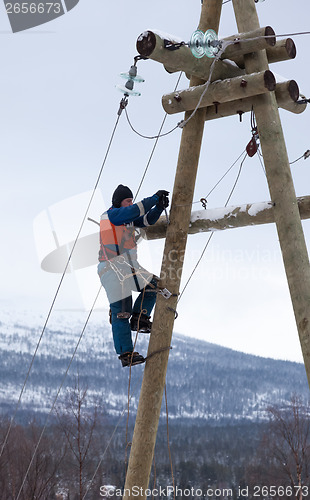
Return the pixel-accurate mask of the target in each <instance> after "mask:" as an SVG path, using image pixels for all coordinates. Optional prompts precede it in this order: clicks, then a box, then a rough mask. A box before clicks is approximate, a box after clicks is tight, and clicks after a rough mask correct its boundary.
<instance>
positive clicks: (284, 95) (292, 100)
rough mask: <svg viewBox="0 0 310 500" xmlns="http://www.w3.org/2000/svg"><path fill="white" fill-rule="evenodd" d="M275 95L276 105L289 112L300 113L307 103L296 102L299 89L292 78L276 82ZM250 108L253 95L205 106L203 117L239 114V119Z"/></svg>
mask: <svg viewBox="0 0 310 500" xmlns="http://www.w3.org/2000/svg"><path fill="white" fill-rule="evenodd" d="M275 95H276V99H277V104H278V107H279V108H282V109H285V110H287V111H290V112H291V113H295V114H299V113H302V112H303V111H305V109H306V107H307V103H302V104H298V102H296V101H297V99H298V96H299V89H298V85H297V83H296V82H295V81H294V80H290V81H288V82H281V83H277V85H276V91H275ZM300 97H302V96H300ZM252 108H253V97H248V98H246V99H238V100H236V101H231V102H224V103H221V104H219V103H217V104H213V105H211V106H207V107H206V115H205V119H206V121H208V120H215V119H217V118H224V117H227V116H233V115H239V117H240V120H241V119H242V116H243V114H244V113H247V112H249V111H251V110H252Z"/></svg>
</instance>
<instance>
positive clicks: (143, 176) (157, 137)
mask: <svg viewBox="0 0 310 500" xmlns="http://www.w3.org/2000/svg"><path fill="white" fill-rule="evenodd" d="M182 74H183V71H181V72H180V74H179V78H178V80H177V83H176V85H175V88H174V92H175V91H176V90H177V88H178V86H179V83H180V80H181V76H182ZM167 116H168V113H165V116H164V118H163V121H162V123H161V126H160V128H159V131H158V134H157V136H156V141H155V143H154V145H153V148H152V151H151V154H150V157H149V159H148V162H147V164H146V167H145V170H144V172H143V175H142V178H141V181H140V184H139V186H138V189H137V191H136V194H135V197H134V200H133V201H134V202H135V200H136V199H137V196H138V194H139V192H140V189H141V186H142V184H143V182H144V179H145V176H146V174H147V171H148V169H149V166H150V163H151V160H152V158H153V155H154V152H155V149H156V146H157V143H158V141H159V138H160V137H162V135H161V131H162V129H163V127H164V124H165V122H166V119H167Z"/></svg>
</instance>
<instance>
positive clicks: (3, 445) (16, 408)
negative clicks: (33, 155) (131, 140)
mask: <svg viewBox="0 0 310 500" xmlns="http://www.w3.org/2000/svg"><path fill="white" fill-rule="evenodd" d="M119 119H120V114H118V116H117V119H116V123H115V125H114V128H113V131H112V134H111V138H110V141H109V144H108V147H107V151H106V154H105V157H104V160H103V163H102V165H101V168H100V171H99V174H98V176H97V180H96V182H95V186H94V188H93V192H92V194H91V197H90V200H89V203H88V206H87V208H86V211H85V214H84V216H83V219H82V223H81V225H80V228H79V230H78V233H77V236H76V238H75V240H74V243H73V246H72V249H71V252H70V254H69V257H68V260H67V263H66V265H65V268H64V271H63V273H62V276H61V279H60V281H59V284H58V287H57V289H56V293H55V295H54V298H53V300H52V303H51V306H50V309H49V311H48V314H47V317H46V320H45V323H44V326H43V329H42V331H41V334H40V337H39V340H38V342H37V345H36V348H35V351H34V354H33V356H32V359H31V362H30V366H29V369H28V372H27V375H26V378H25V380H24V383H23V386H22V389H21V392H20V395H19V398H18V402H17V404H16V407H15V410H14V414H13V416H12V418H11V421H10V424H9V428H8V431H7V433H6V436H5V438H4V441H3V444H2V447H1V452H0V457H1V456H2V453H3V450H4V448H5V446H6V443H7V440H8V437H9V434H10V432H11V428H12V425H13V422H14V420H15V417H16V414H17V411H18V408H19V406H20V402H21V399H22V396H23V393H24V390H25V387H26V384H27V381H28V378H29V375H30V372H31V369H32V366H33V363H34V360H35V357H36V355H37V352H38V349H39V346H40V344H41V341H42V338H43V335H44V333H45V330H46V327H47V324H48V321H49V319H50V316H51V314H52V311H53V309H54V305H55V302H56V299H57V296H58V294H59V291H60V288H61V285H62V283H63V280H64V277H65V274H66V272H67V269H68V266H69V263H70V261H71V258H72V255H73V252H74V249H75V247H76V244H77V241H78V239H79V236H80V234H81V231H82V228H83V226H84V223H85V220H86V217H87V213H88V210H89V208H90V206H91V203H92V201H93V198H94V196H95V191H96V189H97V187H98V184H99V181H100V178H101V175H102V172H103V169H104V166H105V163H106V160H107V157H108V154H109V152H110V149H111V145H112V142H113V139H114V135H115V132H116V129H117V126H118V123H119Z"/></svg>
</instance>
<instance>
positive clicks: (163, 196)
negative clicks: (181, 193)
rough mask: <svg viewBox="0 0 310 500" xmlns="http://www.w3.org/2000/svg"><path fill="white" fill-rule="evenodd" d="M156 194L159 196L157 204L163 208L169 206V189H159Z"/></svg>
mask: <svg viewBox="0 0 310 500" xmlns="http://www.w3.org/2000/svg"><path fill="white" fill-rule="evenodd" d="M156 195H157V196H158V198H159V200H158V202H157V203H156V206H157V207H159V208H161V209H163V210H164V209H165V208H167V207H168V206H169V198H168V195H169V191H165V190H164V189H160V190H159V191H157V193H156Z"/></svg>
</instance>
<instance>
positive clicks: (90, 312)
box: [15, 286, 101, 500]
mask: <svg viewBox="0 0 310 500" xmlns="http://www.w3.org/2000/svg"><path fill="white" fill-rule="evenodd" d="M100 292H101V286H100V288H99V290H98V292H97V295H96V298H95V300H94V302H93V305H92V307H91V309H90V311H89V313H88V316H87V319H86V322H85V324H84V326H83V329H82V331H81V334H80V336H79V339H78V342H77V344H76V346H75V349H74V352H73V354H72V356H71V358H70V361H69V364H68V366H67V369H66V372H65V374H64V376H63V378H62V381H61V384H60V386H59V388H58V391H57V393H56V396H55V398H54V401H53V404H52V406H51V409H50V411H49V412H48V414H47V417H46V419H45V424H44V426H43V429H42V431H41V434H40V437H39V439H38V442H37V444H36V446H35V449H34V452H33V454H32V457H31V460H30V463H29V465H28V468H27V471H26V473H25V476H24V478H23V482H22V484H21V487H20V490H19V492H18V495H17V497H16V499H15V500H18V499H19V497H20V494H21V492H22V490H23V487H24V484H25V482H26V479H27V476H28V474H29V471H30V468H31V466H32V464H33V461H34V457H35V456H36V453H37V451H38V448H39V446H40V443H41V440H42V437H43V435H44V432H45V430H46V427H47V424H48V421H49V418H50V416H51V414H52V412H53V410H54V408H55V405H56V402H57V399H58V396H59V394H60V392H61V389H62V387H63V385H64V382H65V380H66V378H67V375H68V372H69V370H70V367H71V365H72V362H73V360H74V357H75V355H76V353H77V350H78V348H79V345H80V343H81V340H82V338H83V335H84V332H85V330H86V327H87V325H88V321H89V318H90V316H91V314H92V312H93V309H94V307H95V304H96V302H97V299H98V297H99V294H100Z"/></svg>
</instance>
